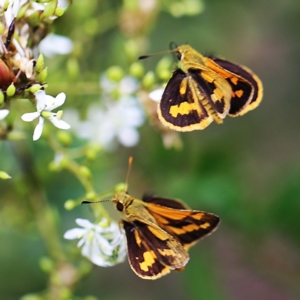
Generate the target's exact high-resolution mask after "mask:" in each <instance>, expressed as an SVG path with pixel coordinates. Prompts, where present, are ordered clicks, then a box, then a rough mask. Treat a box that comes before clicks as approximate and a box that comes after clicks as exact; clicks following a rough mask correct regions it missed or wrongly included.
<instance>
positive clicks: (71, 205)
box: [64, 199, 78, 210]
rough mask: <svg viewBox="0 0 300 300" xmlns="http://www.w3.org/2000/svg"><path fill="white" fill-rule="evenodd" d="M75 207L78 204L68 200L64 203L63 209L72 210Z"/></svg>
mask: <svg viewBox="0 0 300 300" xmlns="http://www.w3.org/2000/svg"><path fill="white" fill-rule="evenodd" d="M77 205H78V203H77V201H76V200H72V199H69V200H67V201H66V202H65V204H64V207H65V209H66V210H72V209H73V208H74V207H76V206H77Z"/></svg>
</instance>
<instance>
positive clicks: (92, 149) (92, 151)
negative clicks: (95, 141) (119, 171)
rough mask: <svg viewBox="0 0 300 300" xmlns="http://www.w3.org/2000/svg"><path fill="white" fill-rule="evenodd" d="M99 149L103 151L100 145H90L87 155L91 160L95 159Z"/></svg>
mask: <svg viewBox="0 0 300 300" xmlns="http://www.w3.org/2000/svg"><path fill="white" fill-rule="evenodd" d="M99 151H101V147H100V146H89V147H88V148H87V149H86V151H85V155H86V157H87V158H88V159H89V160H95V159H96V158H97V156H98V152H99Z"/></svg>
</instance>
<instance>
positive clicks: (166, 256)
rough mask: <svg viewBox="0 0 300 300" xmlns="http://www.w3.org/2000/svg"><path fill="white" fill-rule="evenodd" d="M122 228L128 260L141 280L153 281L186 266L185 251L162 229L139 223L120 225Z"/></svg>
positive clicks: (186, 256)
mask: <svg viewBox="0 0 300 300" xmlns="http://www.w3.org/2000/svg"><path fill="white" fill-rule="evenodd" d="M123 225H124V230H125V233H126V238H127V245H128V247H127V248H128V260H129V263H130V265H131V267H132V269H133V270H134V272H135V273H136V274H137V275H139V276H140V277H142V278H146V279H147V278H148V279H156V278H159V277H161V276H163V275H165V274H167V273H169V272H170V271H171V270H172V269H177V268H181V267H183V266H184V265H185V264H186V263H187V261H188V259H189V256H188V254H187V252H186V250H185V249H184V247H183V246H182V245H181V244H180V243H179V242H178V240H177V239H175V238H174V237H172V236H171V235H169V234H168V233H167V232H165V231H164V230H162V229H161V228H159V227H157V226H151V225H148V224H145V223H142V222H139V221H135V222H134V223H133V224H131V223H128V222H126V221H123Z"/></svg>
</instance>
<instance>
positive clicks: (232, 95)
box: [139, 45, 263, 131]
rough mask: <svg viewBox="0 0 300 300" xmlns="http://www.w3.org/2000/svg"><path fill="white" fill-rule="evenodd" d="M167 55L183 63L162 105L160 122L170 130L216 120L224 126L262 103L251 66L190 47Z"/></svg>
mask: <svg viewBox="0 0 300 300" xmlns="http://www.w3.org/2000/svg"><path fill="white" fill-rule="evenodd" d="M166 52H176V54H177V58H178V60H179V61H180V63H179V67H178V68H177V69H176V70H174V71H173V75H172V77H171V79H170V80H169V82H168V83H167V85H166V88H165V90H164V93H163V95H162V98H161V101H160V104H159V106H158V116H159V119H160V121H161V122H162V123H163V124H164V125H165V126H167V127H169V128H170V129H173V130H177V131H192V130H200V129H205V128H206V127H207V126H208V125H209V124H210V123H211V122H212V121H215V122H216V123H219V124H220V123H222V122H223V119H224V118H225V117H226V116H227V115H229V116H230V117H236V116H242V115H244V114H245V113H247V112H248V111H250V110H253V109H254V108H256V107H257V106H258V105H259V104H260V102H261V100H262V96H263V86H262V83H261V81H260V79H259V78H258V77H257V75H255V74H254V73H253V72H252V71H251V70H250V69H248V68H247V67H244V66H241V65H237V64H234V63H232V62H229V61H227V60H225V59H222V58H218V57H213V56H211V57H205V56H203V55H201V54H200V53H198V52H197V51H196V50H195V49H193V48H192V47H191V46H189V45H182V46H177V47H176V48H175V49H173V50H170V51H165V52H162V53H166ZM157 54H160V53H157ZM154 55H155V54H154ZM149 56H152V55H143V56H140V57H139V59H145V58H147V57H149Z"/></svg>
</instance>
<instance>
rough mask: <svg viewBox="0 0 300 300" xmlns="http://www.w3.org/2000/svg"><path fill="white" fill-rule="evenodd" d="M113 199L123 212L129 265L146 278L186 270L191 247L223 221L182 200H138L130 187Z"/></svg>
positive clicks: (122, 217) (121, 212)
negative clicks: (130, 192)
mask: <svg viewBox="0 0 300 300" xmlns="http://www.w3.org/2000/svg"><path fill="white" fill-rule="evenodd" d="M131 163H132V158H130V160H129V165H130V166H131ZM128 174H129V172H128ZM127 178H128V176H127ZM112 201H113V202H114V204H115V206H116V209H117V210H118V211H119V213H120V215H121V219H122V220H121V221H120V223H121V225H122V227H123V228H124V230H125V234H126V238H127V250H128V261H129V264H130V266H131V268H132V270H133V271H134V272H135V273H136V274H137V275H138V276H139V277H141V278H143V279H157V278H160V277H162V276H164V275H166V274H168V273H169V272H170V271H171V270H182V269H183V267H184V266H185V265H186V264H187V262H188V260H189V254H188V252H187V251H188V249H189V248H190V247H191V246H192V245H194V244H195V243H196V242H197V241H198V240H199V239H201V238H203V237H204V236H207V235H209V234H211V233H212V232H213V231H214V230H215V229H216V228H217V226H218V224H219V222H220V219H219V217H217V216H216V215H214V214H211V213H208V212H203V211H198V210H190V209H189V208H188V207H187V206H186V205H185V204H183V203H181V202H180V201H178V200H174V199H167V198H162V197H156V196H145V197H143V198H142V199H137V198H135V197H133V196H130V195H129V194H128V193H127V188H126V191H121V192H117V193H116V194H115V195H114V197H113V199H112Z"/></svg>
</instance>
